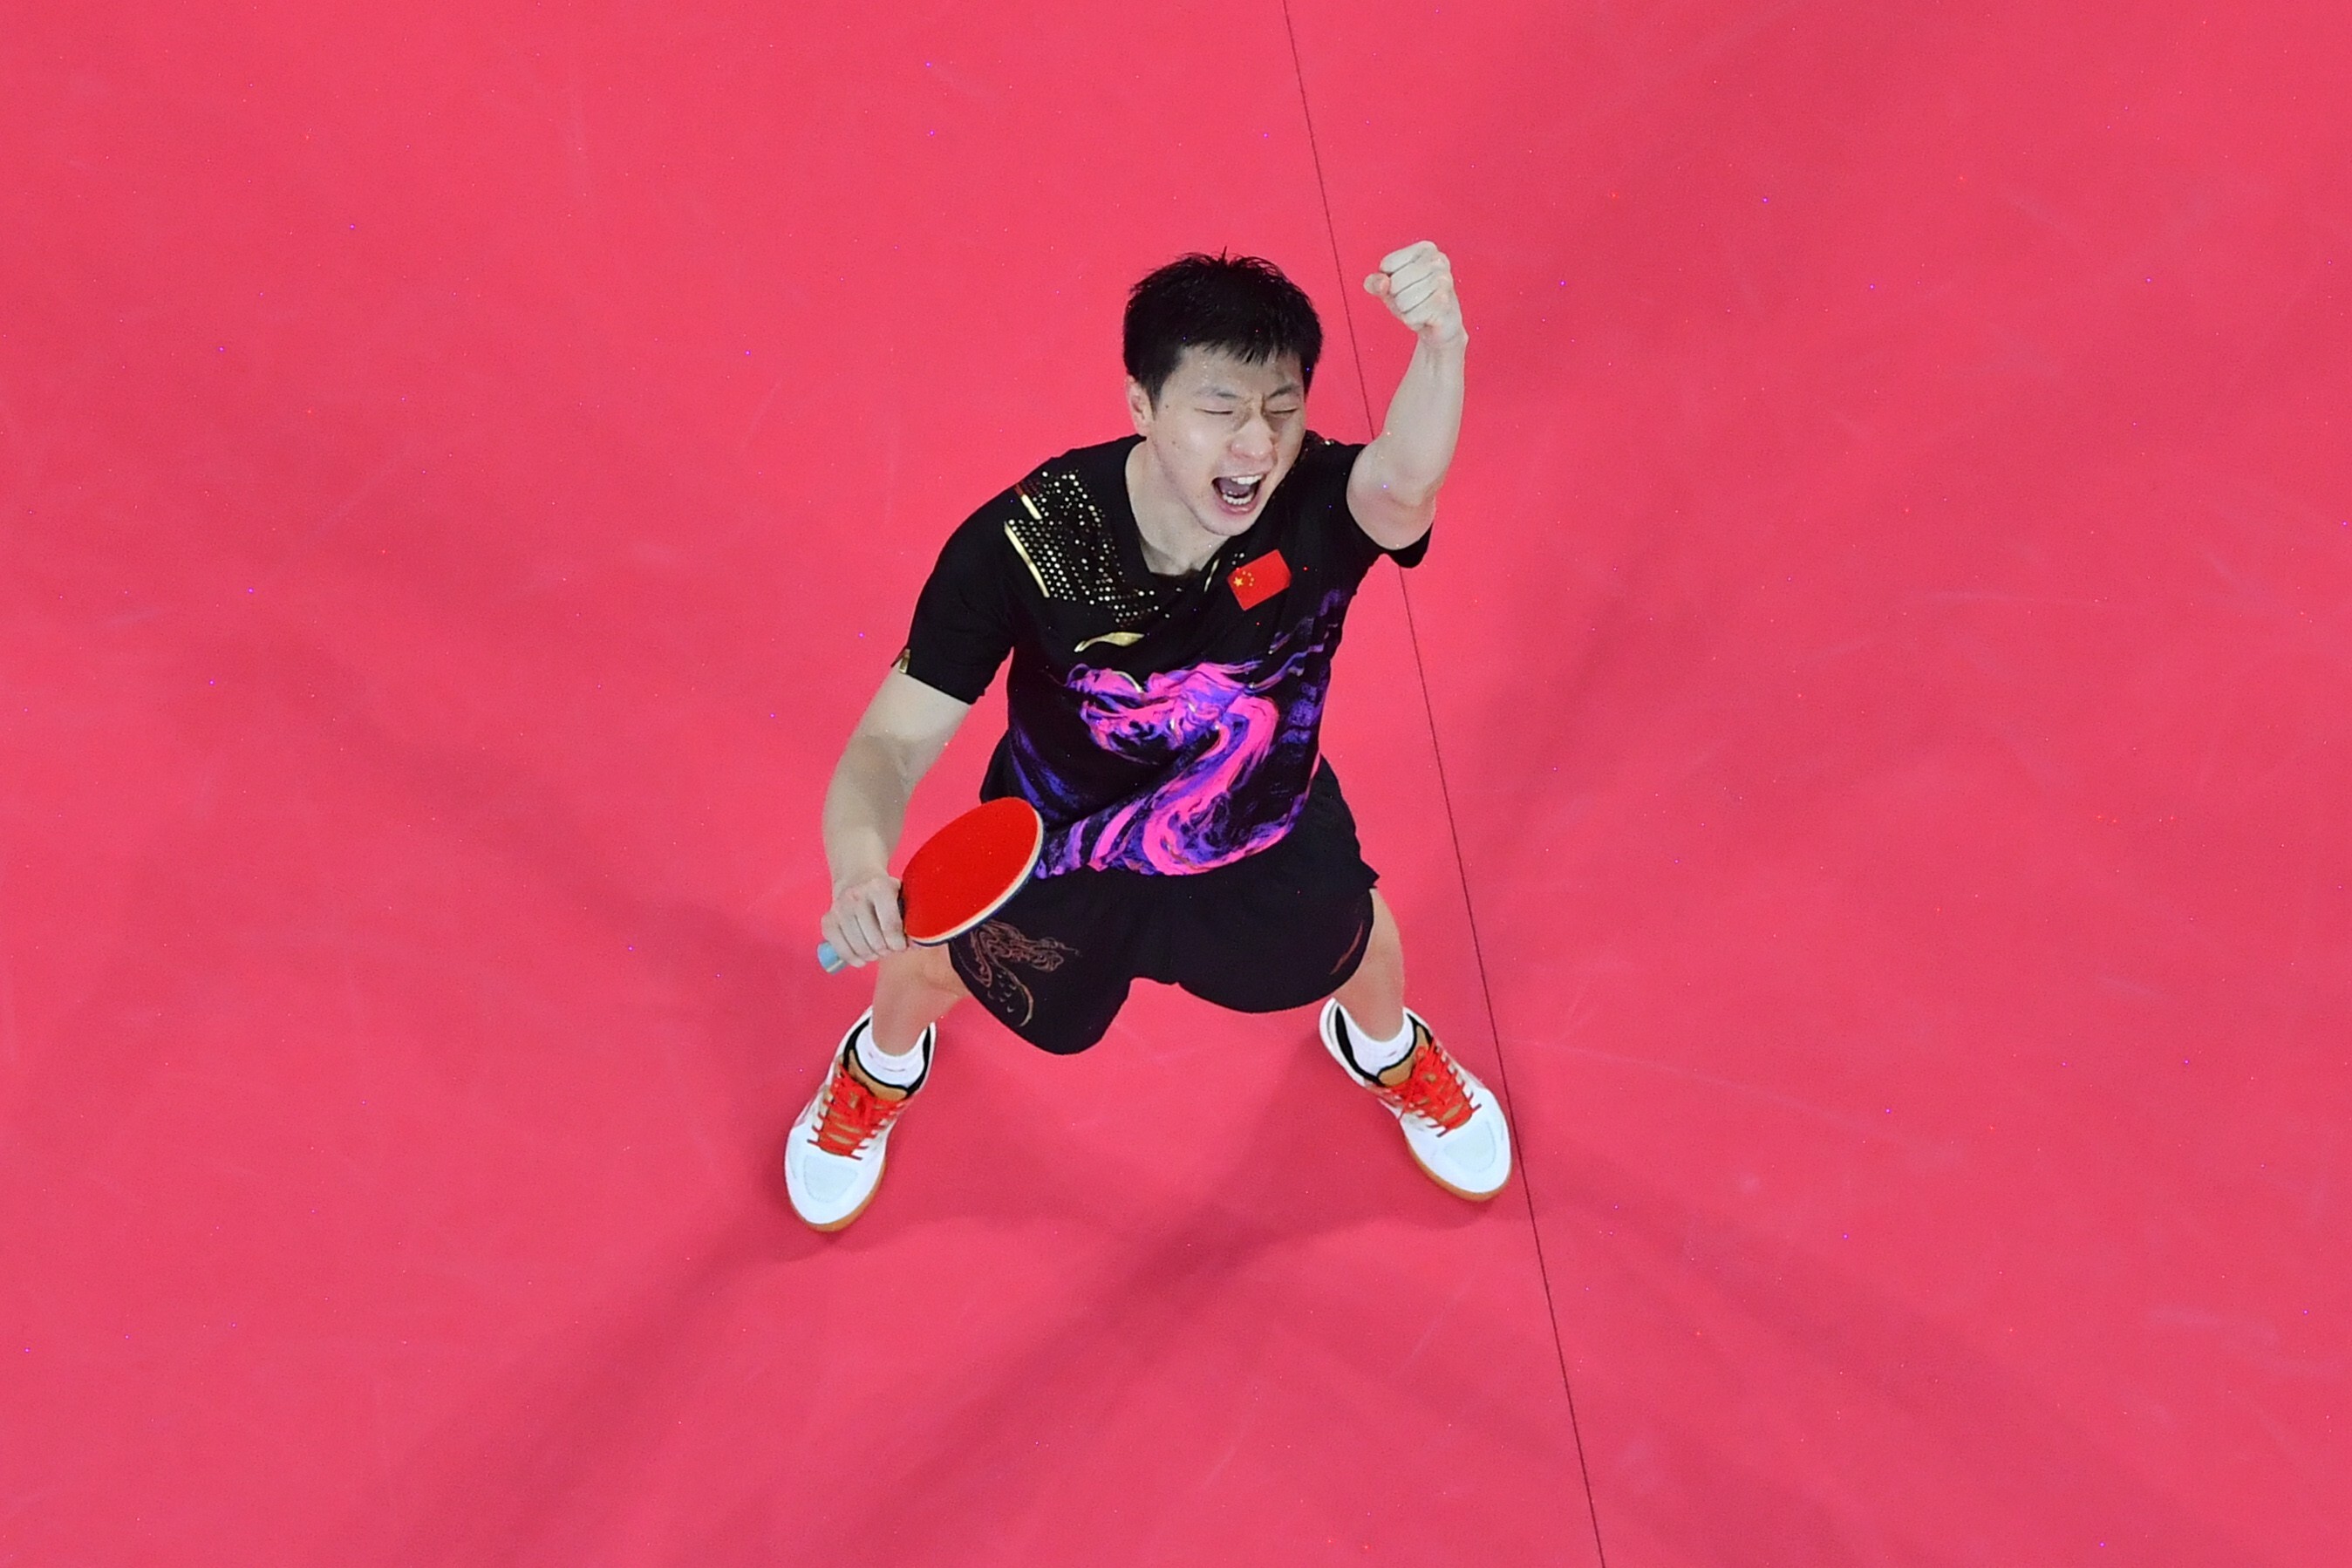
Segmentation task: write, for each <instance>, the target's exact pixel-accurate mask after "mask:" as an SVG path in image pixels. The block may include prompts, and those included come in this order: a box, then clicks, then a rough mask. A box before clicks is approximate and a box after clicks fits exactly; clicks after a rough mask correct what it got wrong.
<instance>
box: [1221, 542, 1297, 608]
mask: <svg viewBox="0 0 2352 1568" xmlns="http://www.w3.org/2000/svg"><path fill="white" fill-rule="evenodd" d="M1225 581H1226V582H1228V583H1231V584H1233V585H1234V598H1236V599H1239V600H1240V601H1241V602H1242V608H1243V609H1244V610H1255V609H1256V608H1257V607H1258V606H1259V605H1263V604H1265V602H1266V601H1267V600H1268V599H1271V598H1273V597H1274V596H1275V595H1276V594H1279V593H1281V592H1282V591H1283V590H1284V589H1285V588H1287V587H1289V586H1290V563H1289V562H1287V561H1285V560H1284V559H1283V558H1282V552H1281V551H1279V550H1269V551H1267V552H1265V554H1263V555H1261V556H1259V557H1258V558H1257V559H1256V560H1255V561H1245V562H1244V563H1242V564H1240V565H1239V566H1236V567H1234V572H1233V575H1232V576H1230V577H1228V578H1226V579H1225Z"/></svg>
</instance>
